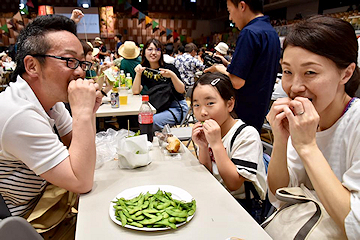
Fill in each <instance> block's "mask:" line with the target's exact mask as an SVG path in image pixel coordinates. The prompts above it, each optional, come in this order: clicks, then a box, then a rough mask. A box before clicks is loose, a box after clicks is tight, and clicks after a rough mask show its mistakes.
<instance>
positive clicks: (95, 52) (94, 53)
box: [86, 42, 100, 57]
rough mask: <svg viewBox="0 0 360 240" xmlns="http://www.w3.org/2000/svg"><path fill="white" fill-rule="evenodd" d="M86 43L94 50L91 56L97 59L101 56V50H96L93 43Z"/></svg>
mask: <svg viewBox="0 0 360 240" xmlns="http://www.w3.org/2000/svg"><path fill="white" fill-rule="evenodd" d="M86 43H87V44H88V45H89V46H90V47H91V49H92V53H91V55H92V56H93V57H95V56H96V55H98V54H99V52H100V49H98V48H94V47H93V45H92V44H91V42H86Z"/></svg>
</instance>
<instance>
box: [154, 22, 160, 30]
mask: <svg viewBox="0 0 360 240" xmlns="http://www.w3.org/2000/svg"><path fill="white" fill-rule="evenodd" d="M157 26H159V23H157V22H155V21H152V28H153V29H154V28H157Z"/></svg>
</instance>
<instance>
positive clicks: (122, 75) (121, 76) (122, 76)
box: [120, 70, 126, 87]
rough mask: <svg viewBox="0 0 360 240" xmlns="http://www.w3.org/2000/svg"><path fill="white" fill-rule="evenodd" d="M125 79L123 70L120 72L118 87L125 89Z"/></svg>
mask: <svg viewBox="0 0 360 240" xmlns="http://www.w3.org/2000/svg"><path fill="white" fill-rule="evenodd" d="M125 78H126V76H125V72H124V70H120V87H125Z"/></svg>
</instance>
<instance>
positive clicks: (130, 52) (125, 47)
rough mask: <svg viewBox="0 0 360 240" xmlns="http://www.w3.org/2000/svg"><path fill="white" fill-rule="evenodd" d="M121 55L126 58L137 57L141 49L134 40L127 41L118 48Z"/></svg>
mask: <svg viewBox="0 0 360 240" xmlns="http://www.w3.org/2000/svg"><path fill="white" fill-rule="evenodd" d="M118 53H119V55H120V56H122V57H123V58H125V59H134V58H137V57H138V56H139V54H140V49H139V48H138V47H137V46H136V44H135V42H133V41H125V42H124V43H123V44H122V45H121V46H120V47H119V50H118Z"/></svg>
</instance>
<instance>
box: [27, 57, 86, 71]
mask: <svg viewBox="0 0 360 240" xmlns="http://www.w3.org/2000/svg"><path fill="white" fill-rule="evenodd" d="M31 56H33V57H51V58H56V59H60V60H64V61H66V66H67V67H68V68H71V69H76V68H78V67H79V65H80V67H81V69H82V70H83V71H86V70H90V68H91V66H92V63H91V62H88V61H80V60H78V59H76V58H72V57H70V58H68V57H59V56H54V55H47V54H33V55H31Z"/></svg>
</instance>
